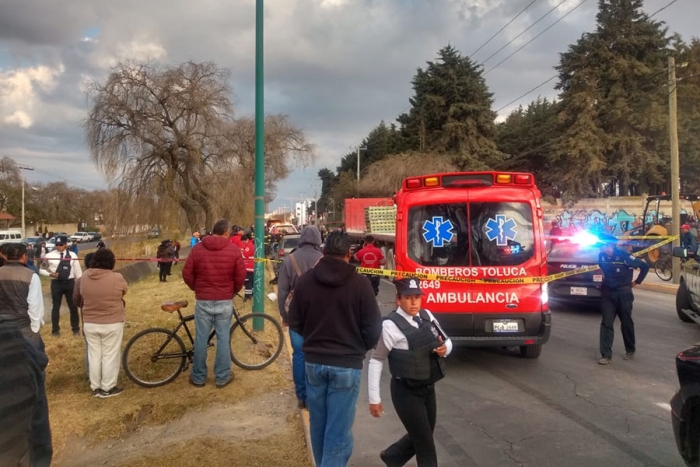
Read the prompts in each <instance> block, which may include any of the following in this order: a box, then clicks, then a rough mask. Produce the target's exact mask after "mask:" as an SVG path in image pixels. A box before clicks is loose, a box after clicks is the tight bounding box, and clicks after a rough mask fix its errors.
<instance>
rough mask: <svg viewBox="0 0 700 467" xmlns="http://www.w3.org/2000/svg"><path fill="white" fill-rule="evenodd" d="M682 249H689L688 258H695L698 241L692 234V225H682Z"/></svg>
mask: <svg viewBox="0 0 700 467" xmlns="http://www.w3.org/2000/svg"><path fill="white" fill-rule="evenodd" d="M681 247H682V248H687V249H688V256H695V253H696V252H697V249H698V241H697V240H696V239H695V235H693V234H692V233H691V232H690V224H683V225H681Z"/></svg>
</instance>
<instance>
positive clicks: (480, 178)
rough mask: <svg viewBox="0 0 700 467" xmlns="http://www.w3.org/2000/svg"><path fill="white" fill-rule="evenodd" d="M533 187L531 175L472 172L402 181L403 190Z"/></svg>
mask: <svg viewBox="0 0 700 467" xmlns="http://www.w3.org/2000/svg"><path fill="white" fill-rule="evenodd" d="M494 184H496V185H529V186H531V185H533V184H534V182H533V179H532V174H527V173H497V172H492V173H488V172H474V173H454V174H444V175H427V176H423V177H411V178H407V179H406V180H405V181H404V189H405V190H417V189H420V188H442V187H445V188H470V187H482V186H491V185H494Z"/></svg>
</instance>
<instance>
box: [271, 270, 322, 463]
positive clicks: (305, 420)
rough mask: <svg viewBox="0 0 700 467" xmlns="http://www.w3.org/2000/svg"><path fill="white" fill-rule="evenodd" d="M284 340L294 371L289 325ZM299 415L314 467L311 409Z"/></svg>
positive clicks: (310, 460) (273, 287)
mask: <svg viewBox="0 0 700 467" xmlns="http://www.w3.org/2000/svg"><path fill="white" fill-rule="evenodd" d="M267 271H268V272H270V273H272V266H270V264H269V263H268V265H267ZM272 290H273V291H274V292H275V295H277V285H276V284H275V285H273V286H272ZM284 340H285V344H286V347H287V354H288V355H289V363H290V364H291V367H290V368H291V371H292V372H294V369H293V367H294V360H293V357H292V342H291V340H290V339H289V328H288V327H287V328H286V329H285V331H284ZM299 416H300V417H301V424H302V426H303V428H304V438H305V439H306V451H307V454H308V456H309V462H310V463H311V466H312V467H316V461H315V460H314V452H313V449H312V448H311V430H310V428H309V424H310V422H309V411H308V410H304V409H299Z"/></svg>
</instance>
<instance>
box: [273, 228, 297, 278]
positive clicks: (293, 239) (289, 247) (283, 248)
mask: <svg viewBox="0 0 700 467" xmlns="http://www.w3.org/2000/svg"><path fill="white" fill-rule="evenodd" d="M300 238H301V235H299V234H294V235H285V236H284V237H282V239H281V240H280V243H279V247H278V248H277V250H275V251H274V252H273V253H272V259H276V260H280V261H281V260H283V259H284V258H286V257H287V256H289V254H290V253H291V252H292V251H293V250H294V249H295V248H296V247H298V246H299V239H300ZM280 264H281V263H273V269H274V270H275V273H277V271H279V267H280Z"/></svg>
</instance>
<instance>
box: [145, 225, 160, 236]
mask: <svg viewBox="0 0 700 467" xmlns="http://www.w3.org/2000/svg"><path fill="white" fill-rule="evenodd" d="M146 237H147V238H159V237H160V229H159V228H158V227H153V228H152V229H151V230H149V231H148V233H147V234H146Z"/></svg>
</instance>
